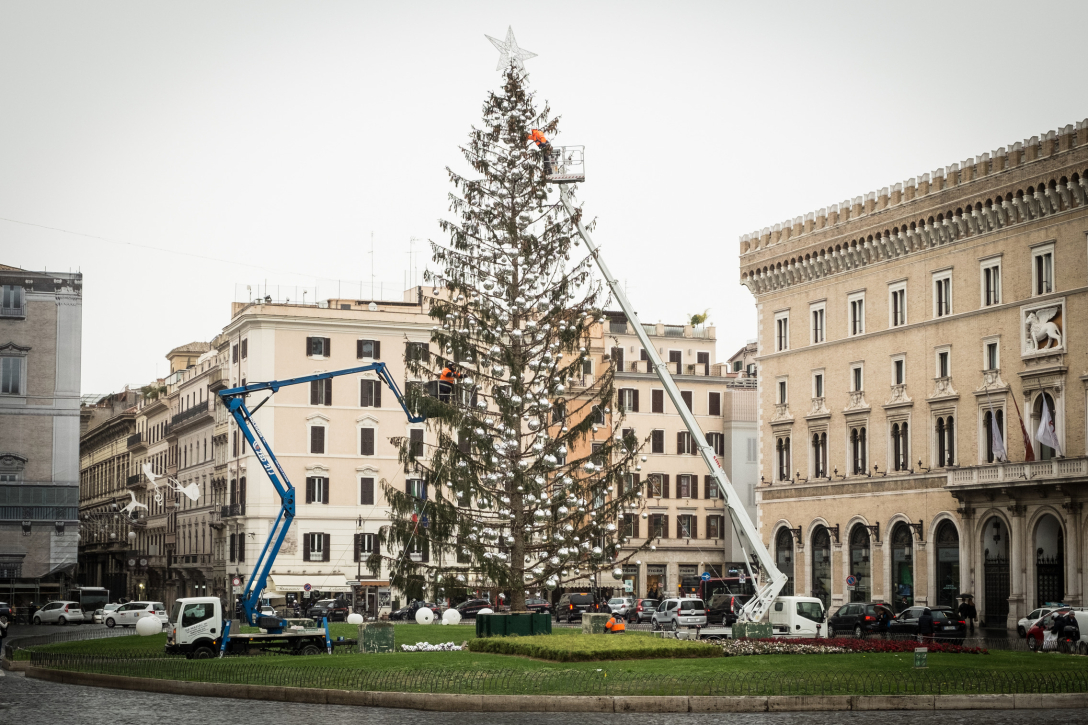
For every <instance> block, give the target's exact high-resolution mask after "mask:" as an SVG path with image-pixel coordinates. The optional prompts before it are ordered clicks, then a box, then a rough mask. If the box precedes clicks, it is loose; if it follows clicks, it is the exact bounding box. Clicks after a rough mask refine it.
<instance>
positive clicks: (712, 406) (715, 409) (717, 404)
mask: <svg viewBox="0 0 1088 725" xmlns="http://www.w3.org/2000/svg"><path fill="white" fill-rule="evenodd" d="M706 400H707V415H721V414H722V394H721V393H710V395H708V396H707V399H706Z"/></svg>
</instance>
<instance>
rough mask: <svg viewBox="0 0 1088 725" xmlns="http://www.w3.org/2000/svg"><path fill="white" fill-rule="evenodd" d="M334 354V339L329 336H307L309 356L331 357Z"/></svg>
mask: <svg viewBox="0 0 1088 725" xmlns="http://www.w3.org/2000/svg"><path fill="white" fill-rule="evenodd" d="M331 354H332V341H331V340H329V338H327V337H307V338H306V355H307V356H308V357H329V356H330V355H331Z"/></svg>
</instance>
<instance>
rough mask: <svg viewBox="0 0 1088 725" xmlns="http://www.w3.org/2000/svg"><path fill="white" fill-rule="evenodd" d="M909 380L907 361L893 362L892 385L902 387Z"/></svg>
mask: <svg viewBox="0 0 1088 725" xmlns="http://www.w3.org/2000/svg"><path fill="white" fill-rule="evenodd" d="M906 379H907V361H906V360H904V359H903V358H901V357H900V358H896V359H894V360H892V385H902V384H903V383H904V382H906Z"/></svg>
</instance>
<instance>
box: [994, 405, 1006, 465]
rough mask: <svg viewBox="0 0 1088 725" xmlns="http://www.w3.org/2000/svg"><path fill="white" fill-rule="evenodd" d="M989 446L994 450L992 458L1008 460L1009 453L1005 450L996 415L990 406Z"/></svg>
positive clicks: (1002, 460)
mask: <svg viewBox="0 0 1088 725" xmlns="http://www.w3.org/2000/svg"><path fill="white" fill-rule="evenodd" d="M990 448H991V449H993V452H994V460H996V461H1000V462H1002V463H1004V462H1006V461H1008V460H1009V454H1008V453H1007V452H1006V451H1005V441H1004V440H1003V438H1002V436H1001V426H999V425H998V424H997V416H996V415H994V408H993V406H992V405H991V406H990Z"/></svg>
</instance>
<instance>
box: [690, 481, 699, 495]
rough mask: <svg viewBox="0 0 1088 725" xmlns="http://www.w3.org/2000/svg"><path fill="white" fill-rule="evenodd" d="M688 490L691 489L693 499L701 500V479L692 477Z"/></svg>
mask: <svg viewBox="0 0 1088 725" xmlns="http://www.w3.org/2000/svg"><path fill="white" fill-rule="evenodd" d="M688 488H690V489H691V497H692V498H699V477H698V476H692V477H691V483H690V484H689V485H688Z"/></svg>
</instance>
